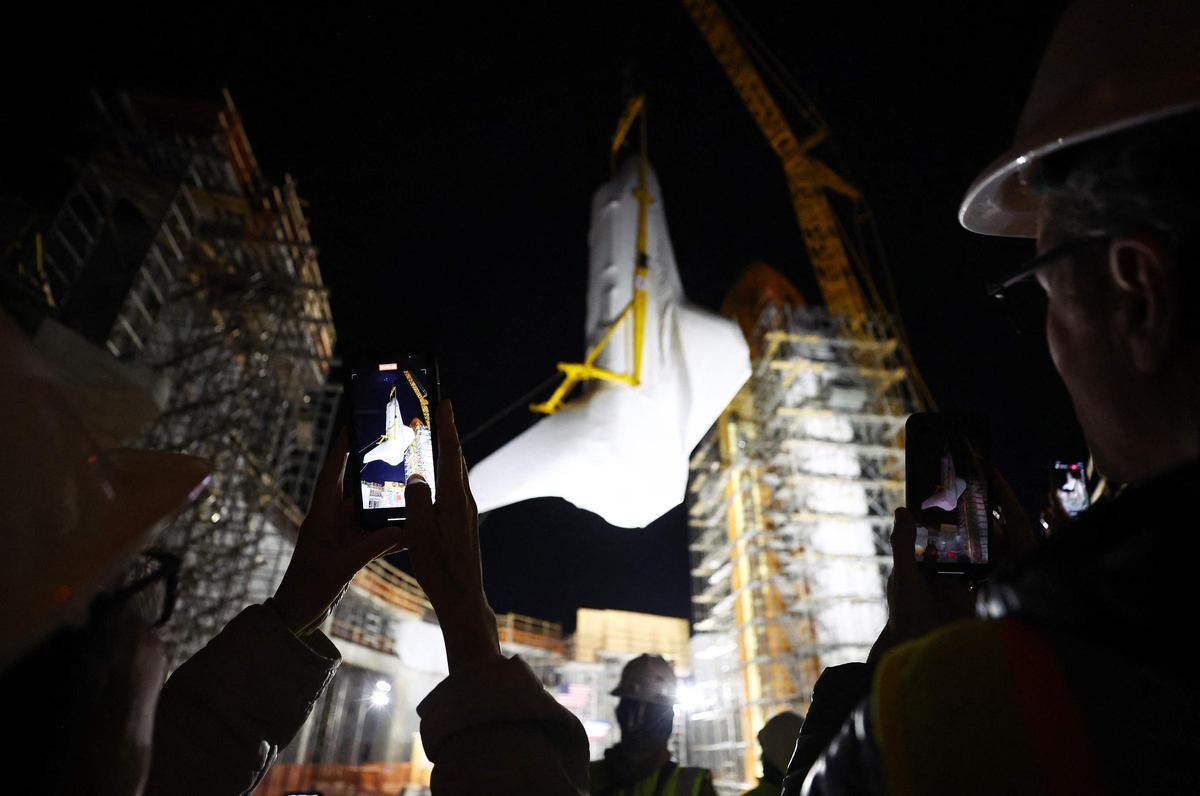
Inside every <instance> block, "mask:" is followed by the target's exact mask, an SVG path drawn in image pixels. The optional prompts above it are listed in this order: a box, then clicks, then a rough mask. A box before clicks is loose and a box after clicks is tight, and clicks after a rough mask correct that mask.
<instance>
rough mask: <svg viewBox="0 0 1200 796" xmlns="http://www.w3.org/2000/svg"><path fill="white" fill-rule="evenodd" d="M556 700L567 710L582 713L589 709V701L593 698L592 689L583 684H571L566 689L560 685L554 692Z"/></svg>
mask: <svg viewBox="0 0 1200 796" xmlns="http://www.w3.org/2000/svg"><path fill="white" fill-rule="evenodd" d="M554 698H555V699H556V700H558V704H560V705H562V706H563V707H564V708H566V709H567V710H570V711H572V712H574V711H580V710H583V709H584V708H586V707H587V704H588V700H590V699H591V698H592V687H591V686H590V685H585V684H583V683H571V684H569V685H567V686H566V687H565V688H564V687H563V686H561V685H560V686H559V687H558V690H557V691H555V692H554Z"/></svg>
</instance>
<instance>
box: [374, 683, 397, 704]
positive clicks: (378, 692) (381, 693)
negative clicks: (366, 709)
mask: <svg viewBox="0 0 1200 796" xmlns="http://www.w3.org/2000/svg"><path fill="white" fill-rule="evenodd" d="M391 690H392V684H391V683H389V682H388V681H387V680H376V681H375V690H374V691H372V692H371V705H372V707H377V708H382V707H386V706H387V705H388V704H389V703H391V701H392V698H391V697H390V696H388V693H389V692H390V691H391Z"/></svg>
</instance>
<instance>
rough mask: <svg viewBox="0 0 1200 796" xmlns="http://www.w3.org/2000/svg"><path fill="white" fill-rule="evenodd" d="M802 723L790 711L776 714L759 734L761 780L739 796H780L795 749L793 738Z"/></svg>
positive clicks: (797, 716)
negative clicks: (785, 773) (785, 774)
mask: <svg viewBox="0 0 1200 796" xmlns="http://www.w3.org/2000/svg"><path fill="white" fill-rule="evenodd" d="M802 724H804V719H802V718H800V716H799V715H797V714H796V713H793V712H792V711H790V710H785V711H784V712H783V713H776V714H775V715H774V716H772V717H771V718H769V719H767V723H766V724H764V725H763V728H762V729H761V730H759V731H758V745H759V747H760V748H761V751H762V754H761V755H760V757H761V758H762V768H763V775H762V779H760V780H759V781H758V785H757V787H754V788H752V789H750V790H748V791H746V792H745V793H743V794H742V796H779V794H780V792H781V791H782V789H783V776H784V772H785V771H787V767H788V761H790V760H791V759H792V752H793V751H794V750H795V748H796V736H797V735H798V734H799V732H800V726H801V725H802Z"/></svg>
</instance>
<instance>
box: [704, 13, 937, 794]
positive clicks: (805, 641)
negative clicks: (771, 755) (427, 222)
mask: <svg viewBox="0 0 1200 796" xmlns="http://www.w3.org/2000/svg"><path fill="white" fill-rule="evenodd" d="M684 5H685V7H686V8H687V10H688V12H689V14H690V15H691V17H692V20H693V22H694V23H695V25H696V27H697V29H698V30H699V32H700V34H701V35H702V36H703V37H704V39H705V41H706V42H707V43H708V45H709V48H710V49H711V50H712V52H713V55H714V57H715V58H716V60H717V62H718V63H719V64H720V65H721V68H722V70H723V71H724V72H725V74H726V77H727V78H728V79H729V81H730V83H731V84H732V85H733V87H734V88H735V90H736V91H737V92H738V94H739V96H740V97H741V99H742V101H743V103H744V105H745V106H746V109H747V110H748V111H749V113H750V115H751V116H752V117H753V118H754V120H755V123H756V124H757V125H758V127H759V129H760V131H761V132H762V133H763V135H764V137H765V138H766V140H767V141H768V142H769V144H770V146H771V148H772V149H773V150H774V152H775V154H776V155H777V156H778V158H779V161H780V166H781V169H782V172H783V177H784V180H785V182H786V184H787V187H788V190H789V193H790V194H791V198H792V203H793V209H794V210H795V213H796V218H797V221H798V222H799V226H800V230H801V233H802V235H803V238H804V244H805V249H806V252H807V255H808V261H809V264H810V265H811V267H812V270H813V274H814V276H815V277H816V281H817V285H818V287H819V288H820V291H821V297H822V298H823V300H824V307H823V308H809V307H806V306H804V301H803V299H802V298H801V297H800V296H799V293H798V292H797V291H796V289H795V288H794V287H792V286H791V285H790V283H788V282H787V281H786V280H785V279H783V278H782V277H781V276H779V275H778V274H777V273H775V272H774V271H772V270H771V269H769V268H766V267H765V266H758V267H756V268H752V269H750V270H749V271H748V272H747V274H746V275H745V277H743V280H742V282H741V283H740V284H739V285H738V286H736V287H735V288H734V290H733V292H732V293H731V295H730V302H729V303H728V305H727V309H729V310H730V311H731V312H733V313H734V314H736V315H737V316H738V318H739V321H740V322H741V324H742V329H743V332H744V333H745V334H746V337H747V340H748V342H749V343H750V347H751V351H752V358H753V375H752V376H751V378H750V381H749V382H748V383H747V385H746V386H745V387H744V388H743V390H742V392H741V393H740V394H739V396H738V397H737V398H736V399H735V400H734V401H733V403H732V404H731V405H730V406H729V408H728V409H727V410H726V412H725V413H724V414H723V415H722V417H721V419H720V420H719V421H718V423H717V425H716V427H715V428H714V429H713V431H712V432H711V433H710V435H709V437H708V438H707V439H706V441H705V442H704V443H702V444H701V445H700V447H699V448H698V449H697V450H696V452H695V453H694V454H693V456H692V460H691V465H690V467H691V484H690V487H689V504H690V505H689V524H690V525H691V544H690V547H691V555H692V577H693V589H692V601H693V619H694V626H693V629H694V631H695V635H694V637H693V639H692V645H693V648H692V659H693V664H694V673H695V678H696V681H695V684H694V691H695V693H696V695H697V699H696V700H694V702H695V703H696V705H695V707H696V709H695V710H692V711H689V714H688V715H689V718H688V735H689V739H688V747H689V750H690V751H691V757H690V760H689V764H691V765H699V766H705V767H707V768H709V769H711V770H712V772H713V775H714V779H715V781H716V783H717V785H718V788H719V789H720V790H722V791H725V792H737V791H738V790H740V789H744V788H746V787H749V786H750V785H751V784H752V783H753V782H754V780H755V779H756V778H757V777H758V776H759V772H760V761H759V747H758V743H757V741H756V735H757V733H758V731H759V730H760V729H761V728H762V726H763V725H764V724H765V723H766V721H767V720H768V719H769V718H771V717H772V716H773V715H775V714H776V713H779V712H781V711H784V710H793V711H796V712H798V713H800V714H801V715H803V714H804V713H805V712H806V711H807V708H808V705H809V703H810V701H811V698H812V689H813V685H814V683H815V682H816V679H817V677H818V675H819V674H820V673H821V670H822V669H823V668H824V667H826V666H831V665H836V664H839V663H844V662H847V661H851V660H865V659H866V656H867V653H868V652H869V650H870V647H871V644H872V643H873V642H874V640H875V638H876V636H877V635H878V633H879V631H880V630H882V628H883V625H884V623H885V621H886V603H885V598H884V586H885V581H886V577H887V574H888V571H889V569H890V564H891V559H890V549H891V547H890V544H889V542H888V531H889V530H890V527H891V521H892V520H891V518H892V511H893V510H894V508H895V507H896V506H898V505H900V504H901V502H902V501H903V492H904V444H903V432H904V423H905V420H906V419H907V416H908V414H909V413H910V412H912V411H914V410H916V409H919V408H922V407H923V406H925V405H928V404H929V403H931V401H930V399H929V396H928V394H927V391H926V390H925V389H924V385H923V383H922V381H921V379H920V375H919V373H918V372H917V370H916V367H915V365H914V363H913V361H912V357H911V355H910V353H909V352H908V349H907V347H906V346H905V345H904V337H903V334H902V332H901V330H900V329H899V328H898V327H896V326H894V325H893V323H892V321H891V320H890V318H891V315H890V313H889V310H890V311H891V312H894V311H895V308H894V307H890V308H889V307H887V306H886V305H885V303H884V301H883V300H882V298H881V296H880V294H879V292H878V290H876V288H875V285H874V279H873V276H872V272H871V268H870V264H869V259H868V257H867V253H866V251H865V249H866V247H865V245H864V243H863V242H864V240H865V239H867V238H870V237H874V236H873V233H874V230H873V228H872V227H871V226H870V223H869V219H870V211H869V209H868V208H867V207H866V204H865V202H864V201H863V198H862V196H861V194H860V193H859V192H858V190H857V189H856V188H854V186H853V185H851V184H850V183H849V182H847V181H846V180H845V179H844V178H843V177H842V176H841V175H839V174H838V173H837V172H836V171H834V170H833V169H832V168H831V167H830V166H829V165H828V164H827V163H826V162H825V161H824V160H822V159H821V158H820V157H818V156H817V154H816V153H815V152H816V150H817V148H818V147H820V146H821V144H822V143H823V142H824V141H826V140H827V139H828V137H829V134H830V131H829V129H828V127H827V126H826V125H825V122H824V120H823V118H822V116H821V114H820V112H819V111H818V109H817V108H816V107H815V106H813V104H812V103H811V102H810V101H808V100H807V98H805V97H804V95H803V92H802V91H801V90H800V89H799V87H798V86H796V85H795V83H794V81H791V80H790V78H788V77H787V75H786V73H785V72H784V71H783V69H782V67H780V66H779V62H778V60H777V59H774V58H773V57H772V56H771V54H770V53H769V52H767V51H766V49H765V47H764V46H763V45H762V44H761V40H759V39H758V37H756V36H755V35H754V33H753V31H752V30H749V29H748V28H747V26H746V25H745V22H744V20H743V19H741V17H740V16H739V15H738V14H737V13H736V9H734V8H733V7H732V6H727V7H729V8H730V11H729V14H728V15H727V14H726V12H725V11H724V10H723V8H722V4H720V3H719V2H718V0H684ZM739 28H740V30H739ZM760 69H761V70H762V73H760ZM763 74H767V75H768V76H771V77H773V78H774V82H775V83H776V85H777V88H778V89H779V94H780V96H782V97H784V98H785V99H787V100H788V102H789V105H790V107H788V109H787V110H789V111H791V113H790V114H788V113H785V109H784V108H782V107H780V105H779V104H778V103H777V102H776V100H775V97H774V96H773V95H772V93H771V91H769V90H768V88H767V85H766V82H765V81H764V79H763V76H762V75H763ZM789 115H790V116H792V117H793V118H795V119H797V120H798V121H801V122H802V123H803V124H804V126H805V128H806V129H805V130H804V135H803V136H799V135H797V134H796V132H795V131H794V130H793V129H792V127H791V124H790V123H789V121H788V117H789ZM843 216H845V217H847V218H849V219H852V222H851V223H847V224H843V223H842V220H841V219H842V217H843ZM863 232H866V233H867V234H866V235H863V234H861V233H863ZM876 241H877V238H876Z"/></svg>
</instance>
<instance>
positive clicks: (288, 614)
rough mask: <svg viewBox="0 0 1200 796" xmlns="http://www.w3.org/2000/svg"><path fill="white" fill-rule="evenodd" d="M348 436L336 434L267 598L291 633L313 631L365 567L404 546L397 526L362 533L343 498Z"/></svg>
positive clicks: (300, 633) (301, 633) (347, 502)
mask: <svg viewBox="0 0 1200 796" xmlns="http://www.w3.org/2000/svg"><path fill="white" fill-rule="evenodd" d="M348 447H349V439H348V435H347V434H346V433H345V432H343V433H341V434H339V435H338V437H337V439H336V440H335V441H334V443H333V445H332V446H330V448H331V449H330V451H329V455H328V456H327V457H326V459H325V464H324V466H323V467H322V468H321V474H320V476H319V477H318V478H317V486H316V489H315V490H314V491H313V499H312V506H311V508H309V511H308V516H307V517H305V518H304V522H303V523H301V524H300V533H299V536H298V537H297V539H296V548H295V549H294V550H293V551H292V558H291V561H290V562H289V563H288V568H287V571H286V572H285V573H284V575H283V581H282V582H281V583H280V584H279V588H278V589H276V590H275V596H274V597H272V598H271V605H272V606H273V607H274V608H275V610H276V611H277V612H278V613H279V616H280V618H282V619H283V621H284V624H286V625H287V627H288V629H290V630H291V631H292V632H293V633H295V634H297V635H304V634H306V633H309V632H312V631H313V630H316V629H317V628H318V627H319V626H320V625H321V623H322V622H323V621H324V620H325V618H326V617H327V616H328V615H329V614H330V613H331V612H332V611H333V609H334V607H335V606H336V605H337V602H338V600H340V599H341V596H342V595H343V594H344V593H345V590H346V585H347V584H348V583H349V582H350V580H351V578H353V577H354V575H355V574H356V573H357V572H358V571H359V570H360V569H362V568H363V567H365V566H366V565H367V564H369V563H370V562H372V561H374V560H375V559H376V558H379V557H380V556H382V555H386V554H387V553H389V552H392V551H393V550H395V549H397V548H398V547H399V545H401V544H402V540H401V536H400V534H401V531H402V529H401V528H388V529H386V530H384V531H381V532H380V533H375V534H365V533H363V532H362V530H361V528H360V527H359V525H358V522H357V521H356V518H355V516H354V509H353V506H352V505H351V504H350V502H349V501H347V500H344V499H343V498H342V477H343V475H342V474H343V472H344V470H345V466H346V459H347V455H346V454H347V450H348Z"/></svg>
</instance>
